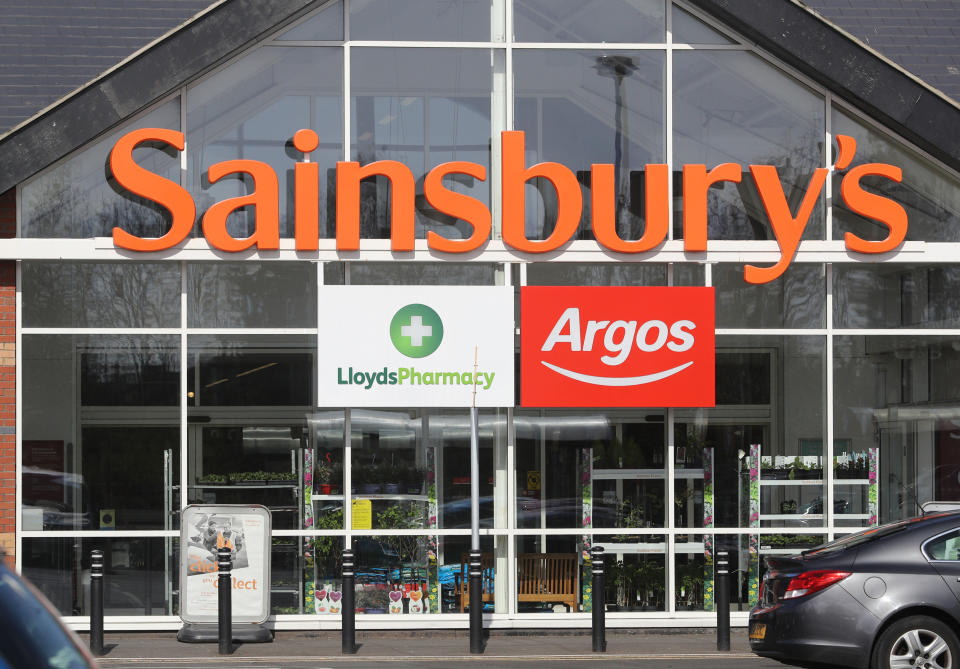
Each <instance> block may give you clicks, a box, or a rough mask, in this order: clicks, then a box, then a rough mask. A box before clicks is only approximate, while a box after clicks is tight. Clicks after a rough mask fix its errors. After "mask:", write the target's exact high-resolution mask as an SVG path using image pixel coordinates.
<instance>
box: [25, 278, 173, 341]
mask: <svg viewBox="0 0 960 669" xmlns="http://www.w3.org/2000/svg"><path fill="white" fill-rule="evenodd" d="M17 262H20V261H17ZM23 334H27V335H64V334H66V335H178V334H180V328H23Z"/></svg>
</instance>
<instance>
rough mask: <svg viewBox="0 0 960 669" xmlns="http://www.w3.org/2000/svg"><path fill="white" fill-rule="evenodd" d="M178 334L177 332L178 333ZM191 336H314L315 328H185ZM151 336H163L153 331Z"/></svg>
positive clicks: (157, 331)
mask: <svg viewBox="0 0 960 669" xmlns="http://www.w3.org/2000/svg"><path fill="white" fill-rule="evenodd" d="M178 332H179V331H178ZM187 332H188V333H189V334H192V335H214V336H218V335H275V334H282V335H315V334H317V328H187ZM153 334H163V333H162V332H160V331H159V330H154V331H153ZM171 334H175V333H171Z"/></svg>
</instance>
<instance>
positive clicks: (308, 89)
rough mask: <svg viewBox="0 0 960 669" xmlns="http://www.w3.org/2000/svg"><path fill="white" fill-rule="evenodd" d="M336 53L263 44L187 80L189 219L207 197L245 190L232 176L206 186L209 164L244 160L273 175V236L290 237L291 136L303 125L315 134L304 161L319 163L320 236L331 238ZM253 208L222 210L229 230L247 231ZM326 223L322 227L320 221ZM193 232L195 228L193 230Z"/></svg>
mask: <svg viewBox="0 0 960 669" xmlns="http://www.w3.org/2000/svg"><path fill="white" fill-rule="evenodd" d="M342 70H343V56H342V50H341V49H339V48H337V47H329V48H328V47H314V48H296V47H273V46H265V47H260V48H258V49H257V50H255V51H253V52H251V53H249V54H247V55H245V56H243V57H242V58H240V59H239V60H237V61H235V62H233V63H231V64H230V65H227V66H226V67H224V68H223V69H221V70H218V71H217V72H216V73H214V74H213V75H211V76H209V77H207V78H205V79H203V80H202V81H201V82H199V83H197V84H195V85H194V86H193V87H192V88H191V89H190V92H189V95H187V146H188V152H189V156H188V157H189V160H188V164H187V177H188V181H187V183H188V186H187V188H188V190H189V191H190V192H191V193H192V195H193V196H194V199H195V200H196V202H197V218H198V220H199V219H200V218H201V217H202V216H203V214H204V212H205V211H206V210H207V209H208V208H209V207H210V206H211V205H212V204H214V203H215V202H219V201H221V200H225V199H228V198H233V197H240V196H243V195H247V194H248V193H249V192H252V190H253V184H252V181H251V180H250V178H249V177H248V176H237V175H232V176H228V177H225V178H223V179H221V180H220V181H217V182H216V183H214V184H211V183H210V182H209V180H208V178H207V169H208V168H209V167H210V165H212V164H214V163H218V162H221V161H225V160H238V159H252V160H258V161H261V162H265V163H267V164H268V165H270V167H271V168H273V170H274V171H275V172H276V174H277V177H278V178H279V180H280V182H279V189H280V190H279V194H280V198H279V199H280V236H281V237H293V235H294V228H293V213H294V178H293V173H294V163H295V162H297V161H299V160H302V158H303V154H302V153H300V152H299V151H297V150H295V149H294V148H293V145H292V144H291V141H292V137H293V134H294V133H295V132H296V131H297V130H300V129H302V128H311V129H313V130H315V131H316V132H317V134H318V135H319V136H320V145H319V148H318V149H317V150H315V151H311V152H310V161H311V162H314V163H318V164H319V169H320V183H321V184H322V185H323V186H322V187H321V188H320V196H319V204H318V206H319V212H320V222H321V228H320V236H321V237H332V236H333V217H332V216H328V214H327V212H328V209H329V210H331V211H332V209H331V208H332V206H333V200H334V198H333V197H332V195H331V193H332V188H333V185H332V184H334V180H333V174H334V171H335V165H336V161H338V160H342V159H343V130H342V128H343V123H342V118H343V112H342V107H343V102H342V100H343V97H342V87H343V82H342V77H343V75H342ZM254 213H255V209H254V208H253V207H246V208H241V209H239V210H238V211H236V212H235V213H233V214H231V215H230V218H229V223H228V226H227V228H228V231H229V233H230V234H231V235H232V236H234V237H236V238H238V239H240V238H244V237H248V236H250V235H251V234H252V233H253V232H254V229H255V228H254V222H255V221H254V218H255V217H254ZM325 224H326V225H325ZM198 234H199V233H198Z"/></svg>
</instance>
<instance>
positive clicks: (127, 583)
mask: <svg viewBox="0 0 960 669" xmlns="http://www.w3.org/2000/svg"><path fill="white" fill-rule="evenodd" d="M178 545H179V541H178V540H177V539H176V538H174V537H169V538H168V537H146V538H135V537H124V538H119V537H117V538H100V537H97V538H89V539H77V538H72V539H59V538H58V539H24V540H23V544H22V547H21V549H20V550H21V551H22V556H23V558H22V559H23V575H24V576H25V577H26V578H27V579H28V580H29V581H30V582H31V583H32V584H33V585H35V586H36V587H37V589H38V590H40V592H42V593H43V595H44V596H45V597H46V598H47V599H49V600H50V603H51V604H53V606H54V608H55V609H56V610H57V611H59V612H60V614H61V615H64V616H80V615H82V616H88V615H90V552H91V551H92V550H94V549H97V550H100V551H102V552H103V580H104V582H105V583H106V584H107V585H106V587H104V589H103V612H104V614H105V615H108V616H175V615H177V612H178V608H177V590H178V582H179V580H180V573H179V572H180V567H179V564H180V563H179V548H178Z"/></svg>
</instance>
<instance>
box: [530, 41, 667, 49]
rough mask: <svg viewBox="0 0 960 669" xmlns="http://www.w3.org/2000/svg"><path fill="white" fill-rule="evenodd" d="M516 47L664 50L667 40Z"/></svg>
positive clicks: (552, 43)
mask: <svg viewBox="0 0 960 669" xmlns="http://www.w3.org/2000/svg"><path fill="white" fill-rule="evenodd" d="M513 47H514V48H515V49H548V50H557V51H560V50H566V51H612V50H616V51H663V50H664V49H665V48H667V44H666V42H619V43H618V42H515V43H514V44H513Z"/></svg>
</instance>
